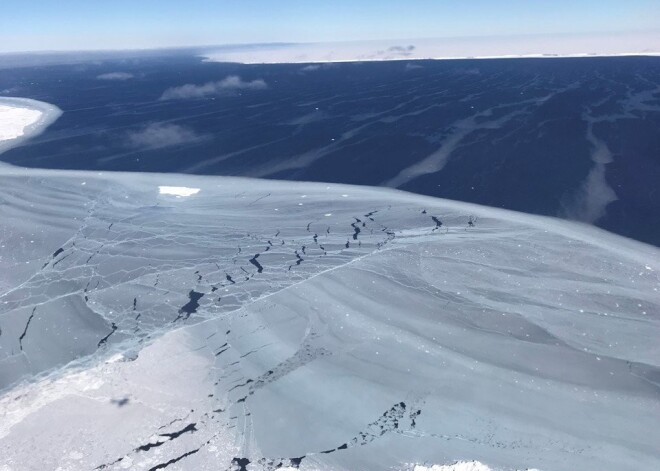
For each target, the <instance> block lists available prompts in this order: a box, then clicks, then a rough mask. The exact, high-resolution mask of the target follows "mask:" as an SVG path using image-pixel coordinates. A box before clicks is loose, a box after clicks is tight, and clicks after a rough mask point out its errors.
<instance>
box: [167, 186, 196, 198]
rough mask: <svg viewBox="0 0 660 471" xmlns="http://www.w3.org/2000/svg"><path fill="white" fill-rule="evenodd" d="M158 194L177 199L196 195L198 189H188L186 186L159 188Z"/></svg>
mask: <svg viewBox="0 0 660 471" xmlns="http://www.w3.org/2000/svg"><path fill="white" fill-rule="evenodd" d="M158 192H159V193H160V194H161V195H172V196H176V197H177V198H181V197H187V196H192V195H196V194H197V193H199V188H188V187H187V186H159V187H158Z"/></svg>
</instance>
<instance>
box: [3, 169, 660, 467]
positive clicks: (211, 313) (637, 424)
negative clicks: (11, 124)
mask: <svg viewBox="0 0 660 471" xmlns="http://www.w3.org/2000/svg"><path fill="white" fill-rule="evenodd" d="M168 187H173V188H179V189H181V188H184V189H194V190H198V191H195V192H194V193H191V192H186V195H185V196H182V195H181V192H180V191H175V192H173V193H171V192H162V191H161V189H162V188H168ZM188 193H189V194H188ZM0 202H1V204H0V330H1V333H0V388H4V395H2V396H0V457H1V460H2V461H0V469H2V470H3V471H6V470H24V469H66V470H74V469H76V470H77V469H86V470H90V469H103V470H114V469H138V470H140V469H141V470H151V471H156V470H160V469H169V470H181V469H194V470H250V471H253V470H274V469H287V468H288V469H301V470H382V469H401V470H406V471H409V470H411V469H413V468H414V467H415V465H410V464H409V463H418V464H419V465H418V466H419V467H421V466H427V467H428V466H433V465H430V464H429V463H436V465H435V466H436V468H435V469H437V467H440V469H443V468H442V467H441V466H450V465H451V463H454V465H451V466H457V465H458V463H457V462H472V464H473V465H474V466H476V464H475V463H476V461H474V460H478V462H479V464H480V463H486V464H487V466H488V467H490V468H492V469H494V470H517V469H527V468H538V469H542V470H567V471H568V470H571V471H573V470H576V469H579V470H599V471H601V470H610V469H617V470H619V469H660V451H659V450H658V448H657V440H656V437H657V435H656V429H657V423H658V419H660V410H659V405H660V400H659V399H660V394H659V391H658V378H659V377H660V368H659V366H660V365H659V364H658V363H659V361H660V354H659V353H660V351H659V348H660V347H659V346H658V342H657V339H658V337H659V335H660V321H659V319H658V317H659V312H660V306H659V301H658V300H659V296H658V289H659V288H660V280H659V277H658V270H659V269H660V266H659V260H660V251H659V250H658V249H657V248H654V247H651V246H647V245H644V244H640V243H637V242H634V241H631V240H627V239H624V238H621V237H618V236H614V235H612V234H609V233H606V232H603V231H601V230H598V229H595V228H591V227H587V226H582V225H577V224H574V223H570V222H566V221H559V220H555V219H548V218H541V217H534V216H528V215H523V214H519V213H513V212H508V211H503V210H496V209H491V208H485V207H479V206H474V205H468V204H463V203H456V202H451V201H446V200H439V199H433V198H427V197H421V196H415V195H411V194H407V193H403V192H399V191H395V190H389V189H371V188H361V187H350V186H341V185H325V184H309V183H294V182H275V181H260V180H247V179H235V178H219V177H216V178H206V177H193V176H182V175H156V174H150V175H142V174H98V173H89V172H56V171H40V170H22V169H16V168H12V167H3V168H2V169H0ZM27 380H29V381H28V382H26V381H27ZM424 463H426V464H424ZM441 463H445V465H443V464H441ZM631 463H632V464H633V465H631ZM484 466H486V465H484ZM430 469H434V468H433V467H431V468H430ZM449 469H451V468H449ZM458 469H460V468H458ZM468 469H469V468H468ZM477 469H478V468H477Z"/></svg>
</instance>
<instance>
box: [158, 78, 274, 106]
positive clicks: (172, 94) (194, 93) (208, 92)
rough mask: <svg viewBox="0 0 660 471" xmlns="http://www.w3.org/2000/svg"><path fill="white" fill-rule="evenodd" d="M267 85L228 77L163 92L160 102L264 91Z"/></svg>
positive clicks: (261, 81)
mask: <svg viewBox="0 0 660 471" xmlns="http://www.w3.org/2000/svg"><path fill="white" fill-rule="evenodd" d="M266 88H268V85H267V84H266V82H265V81H263V80H262V79H257V80H252V81H244V80H243V79H241V77H239V76H237V75H230V76H229V77H226V78H224V79H222V80H219V81H217V82H207V83H205V84H203V85H195V84H192V83H188V84H186V85H182V86H180V87H172V88H168V89H167V90H165V92H164V93H163V95H162V96H161V97H160V99H161V100H184V99H187V98H203V97H206V96H214V95H221V94H223V93H227V92H230V91H234V90H264V89H266Z"/></svg>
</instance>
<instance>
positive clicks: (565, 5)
mask: <svg viewBox="0 0 660 471" xmlns="http://www.w3.org/2000/svg"><path fill="white" fill-rule="evenodd" d="M649 30H659V31H660V0H398V1H394V0H332V1H331V0H327V1H322V0H321V1H318V0H317V1H314V0H229V1H223V0H185V1H184V0H1V1H0V51H4V52H7V51H29V50H71V49H73V50H81V49H126V48H148V47H170V46H188V45H208V44H228V43H229V44H232V43H258V42H278V41H284V42H289V41H291V42H316V41H349V40H365V39H407V38H425V37H428V38H433V37H461V36H505V35H516V34H536V33H539V34H556V35H561V34H582V33H587V34H588V33H594V32H621V31H629V32H635V31H649ZM659 34H660V33H659Z"/></svg>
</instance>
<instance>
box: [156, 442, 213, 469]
mask: <svg viewBox="0 0 660 471" xmlns="http://www.w3.org/2000/svg"><path fill="white" fill-rule="evenodd" d="M199 450H201V447H200V448H197V449H196V450H192V451H189V452H187V453H184V454H183V455H181V456H179V457H177V458H172V459H171V460H169V461H168V462H166V463H161V464H159V465H156V466H154V467H153V468H149V471H157V470H159V469H163V468H167V467H168V466H169V465H171V464H174V463H176V462H177V461H181V460H182V459H184V458H186V457H188V456H190V455H194V454H195V453H197V452H198V451H199Z"/></svg>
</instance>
